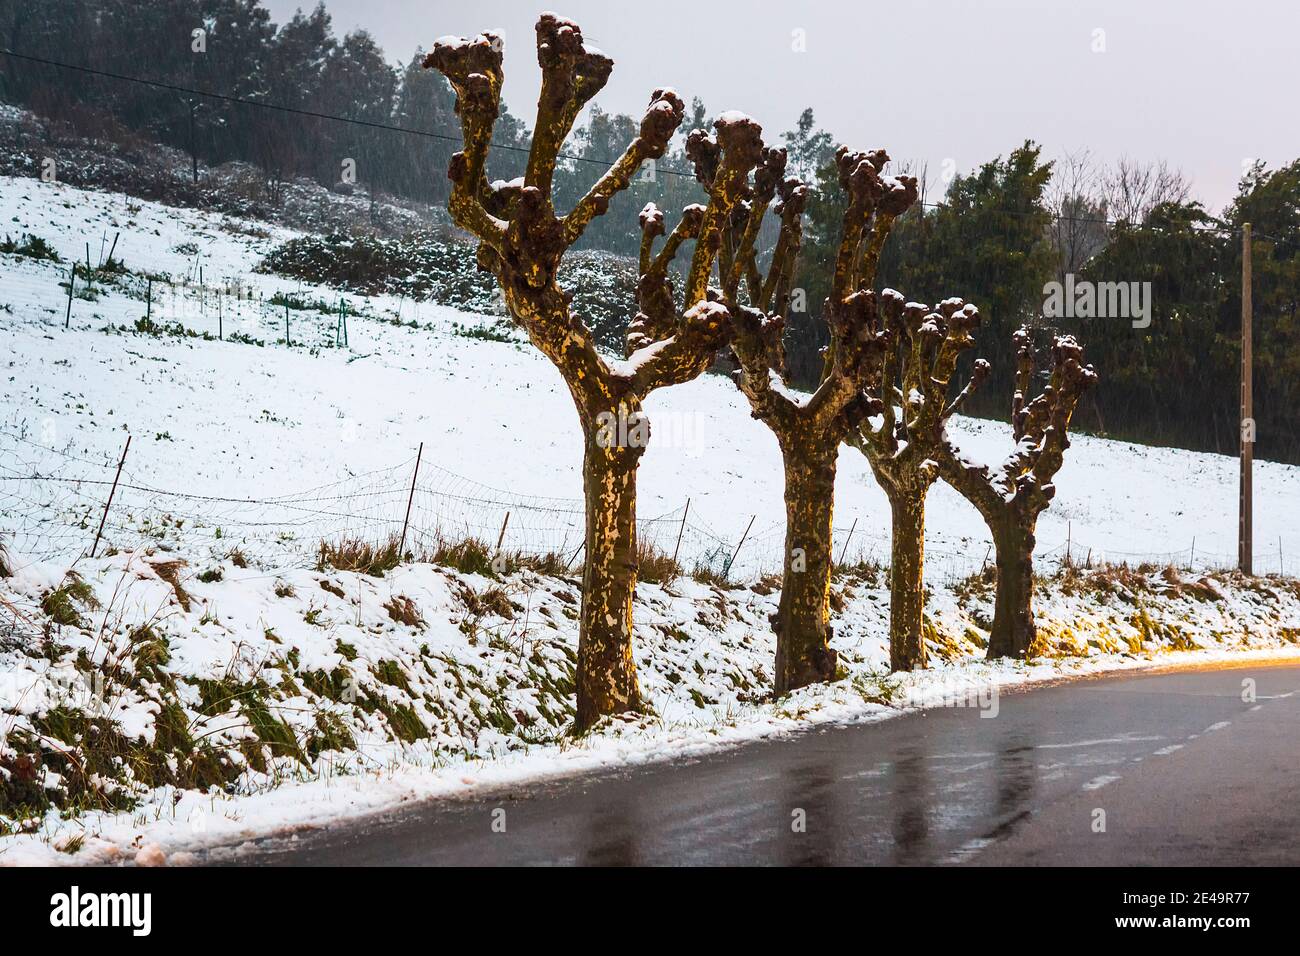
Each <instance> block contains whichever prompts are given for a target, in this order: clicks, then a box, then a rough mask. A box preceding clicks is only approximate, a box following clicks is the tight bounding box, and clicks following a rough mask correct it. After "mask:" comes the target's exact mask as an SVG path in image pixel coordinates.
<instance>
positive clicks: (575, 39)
mask: <svg viewBox="0 0 1300 956" xmlns="http://www.w3.org/2000/svg"><path fill="white" fill-rule="evenodd" d="M537 59H538V62H539V64H540V65H541V69H542V89H541V95H540V97H539V100H538V106H537V121H536V125H535V127H534V130H533V141H532V146H531V149H530V151H529V154H528V161H527V168H526V172H525V174H524V176H523V177H522V178H521V179H516V180H513V181H511V182H504V183H503V182H495V183H489V182H488V178H487V174H486V161H487V154H488V148H489V145H490V142H491V138H492V126H493V123H494V122H495V121H496V118H497V114H498V111H499V108H500V101H501V83H502V78H503V74H502V53H501V41H500V38H499V37H497V36H495V35H493V34H490V33H487V34H481V35H479V36H477V37H475V38H474V39H472V40H467V39H456V38H443V39H441V40H439V41H437V43H435V44H434V48H433V51H432V52H431V53H430V54H429V56H428V57H427V58H426V60H425V66H431V67H436V68H437V69H438V70H440V71H441V72H442V73H443V74H444V75H445V76H446V77H447V79H448V80H449V81H450V82H451V85H452V88H453V89H454V90H455V92H456V112H457V114H458V115H459V116H460V122H461V131H462V137H463V139H464V147H465V148H464V150H463V151H462V152H459V153H457V154H456V155H455V156H454V157H453V158H452V162H451V168H450V170H449V174H448V175H449V176H450V178H451V181H452V191H451V198H450V200H449V202H448V206H449V208H450V211H451V214H452V218H453V220H454V221H455V222H456V224H457V225H458V226H460V227H461V228H462V229H465V230H466V231H468V232H470V233H471V234H473V235H474V236H475V237H477V238H478V240H479V247H478V262H479V266H480V268H483V269H485V270H487V271H489V272H491V273H492V274H493V275H494V276H495V277H496V279H497V282H498V283H499V284H500V286H501V289H502V293H503V295H504V298H505V303H506V306H507V308H508V310H509V313H510V315H511V317H512V318H513V319H514V321H515V322H516V323H518V324H519V325H520V326H521V327H522V328H523V329H524V330H525V331H526V332H527V334H528V337H529V339H530V340H531V341H532V343H533V344H534V345H535V346H536V347H537V348H538V349H540V350H541V351H542V353H543V354H545V355H546V356H547V358H549V359H550V360H551V361H552V362H553V363H554V364H555V366H556V368H558V369H559V371H560V374H561V375H562V376H563V377H564V380H565V382H566V383H567V385H568V387H569V391H570V393H571V395H572V396H573V400H574V403H575V405H576V406H577V409H578V418H579V420H580V422H581V424H582V431H583V449H584V454H583V486H584V491H585V497H586V538H585V542H586V544H585V558H584V561H585V564H584V568H583V578H582V582H583V587H582V610H581V616H580V625H579V626H580V632H579V639H578V671H577V717H576V726H577V728H578V729H585V728H587V727H589V726H591V724H593V723H594V722H595V721H596V720H597V719H598V718H600V717H601V716H602V715H606V714H615V713H620V712H625V711H633V710H637V709H639V707H640V705H641V699H640V690H639V687H638V684H637V679H636V667H635V664H634V662H633V659H632V597H633V592H634V590H635V587H636V576H637V546H636V471H637V464H638V462H639V460H640V458H641V455H642V453H643V452H644V451H645V443H646V441H647V440H648V437H649V426H648V422H647V421H646V420H645V416H644V415H643V414H642V411H641V406H642V402H643V400H644V399H645V397H646V395H647V394H649V393H650V392H651V391H653V390H654V389H656V388H659V387H661V386H664V385H672V384H674V383H678V382H684V381H687V380H689V379H692V378H694V377H696V376H698V375H700V374H701V373H703V372H704V371H705V370H706V369H707V368H708V366H709V364H710V363H711V362H712V359H713V357H714V354H715V353H716V352H717V350H718V349H719V348H721V347H722V346H723V345H724V344H725V342H726V340H727V338H728V337H729V335H730V320H729V317H728V314H727V310H726V308H725V306H723V305H722V304H721V303H718V302H711V301H708V300H707V299H706V295H705V290H706V287H707V284H708V276H709V274H710V272H711V271H712V269H713V260H714V257H715V256H716V254H717V249H718V246H719V239H718V234H719V232H720V230H721V227H722V224H723V223H725V222H727V221H728V220H729V219H730V216H731V211H732V208H733V206H734V205H735V203H736V201H737V199H738V198H739V196H740V194H741V192H742V191H743V189H744V185H745V181H746V179H747V178H748V176H749V171H750V169H752V168H753V166H754V164H755V163H756V162H757V161H758V159H759V153H760V148H761V143H760V141H759V134H758V128H757V126H756V125H755V124H754V123H753V122H752V121H750V120H747V119H745V118H743V117H739V116H732V117H730V118H728V119H727V120H726V121H725V122H720V123H719V126H718V138H719V142H720V150H721V158H720V163H719V171H718V175H717V178H716V180H715V182H714V185H713V188H712V189H711V190H710V194H709V202H708V205H707V206H706V207H704V209H703V211H702V212H701V213H699V214H698V223H697V231H698V234H699V237H700V238H699V240H698V241H697V242H696V246H695V253H694V257H693V259H692V261H691V264H690V271H689V274H688V277H687V283H686V285H687V288H686V296H685V300H684V305H683V310H682V311H681V312H678V311H676V310H673V311H672V312H671V314H669V313H667V312H663V311H660V312H657V313H656V314H655V322H654V323H653V330H652V331H650V334H643V336H642V337H641V338H640V339H638V340H637V346H638V347H637V348H636V349H635V351H633V352H632V353H631V354H630V355H629V356H628V358H627V359H626V361H621V362H615V361H609V360H607V359H606V358H605V357H604V356H602V355H601V354H600V353H599V352H597V350H596V345H595V342H594V340H593V338H592V334H591V332H590V330H589V329H588V328H587V326H586V325H585V324H584V323H583V321H582V319H581V317H579V316H577V315H574V314H573V313H572V312H571V311H570V309H569V296H567V295H566V294H565V293H564V292H563V291H561V289H560V287H559V285H557V283H556V277H557V273H558V271H559V269H560V262H561V260H562V258H563V256H564V253H565V251H566V250H567V249H568V248H569V247H570V246H572V245H573V244H574V243H575V242H576V241H577V240H578V239H579V238H580V237H581V236H582V233H583V230H584V229H585V228H586V227H587V226H588V224H590V223H591V221H592V220H593V219H594V218H595V217H596V216H598V215H601V214H602V213H604V212H605V210H606V209H607V208H608V205H609V201H610V199H611V197H613V196H614V195H615V194H617V193H618V192H620V191H621V190H624V189H626V188H627V186H628V184H629V183H630V182H631V179H632V177H633V175H635V174H636V172H637V170H638V169H639V168H640V166H641V165H642V163H644V162H646V161H647V160H654V159H657V158H658V157H660V156H662V155H663V154H664V151H665V150H666V149H667V146H668V143H669V140H670V139H671V138H672V135H673V133H674V132H675V131H676V129H677V127H678V125H679V124H680V123H681V121H682V115H683V105H682V102H681V100H680V99H679V98H678V96H677V94H676V93H674V92H673V91H671V90H658V91H656V92H655V93H654V95H653V96H652V97H651V100H650V105H649V107H648V109H647V110H646V113H645V116H644V118H643V119H642V121H641V125H640V130H639V132H638V134H637V136H636V137H635V139H633V141H632V143H631V144H630V145H629V146H628V148H627V150H626V151H625V152H624V153H623V154H622V156H620V157H619V159H618V160H617V161H616V162H615V163H614V164H613V166H611V167H610V169H609V170H608V172H606V173H605V174H604V175H603V176H601V177H600V179H599V180H597V182H596V183H595V184H594V185H593V186H592V187H591V189H590V190H589V191H588V192H587V193H586V194H585V195H584V196H583V197H582V198H581V199H579V200H578V202H577V204H576V205H575V206H574V207H573V208H572V209H571V210H570V211H569V212H568V213H567V214H563V215H560V214H557V212H556V210H555V207H554V203H553V200H552V183H553V179H554V176H555V166H556V160H557V157H558V155H559V152H560V148H561V145H562V144H563V142H564V139H565V137H566V136H567V135H568V134H569V132H570V131H571V129H572V127H573V123H574V121H575V120H576V119H577V117H578V114H579V112H580V111H581V110H582V108H583V106H584V105H585V104H586V103H587V102H589V101H590V100H591V98H592V97H593V96H595V95H596V93H597V92H598V91H599V90H600V89H601V88H602V87H603V86H604V85H605V82H606V81H607V80H608V79H609V74H610V70H611V68H612V66H613V64H612V62H611V61H610V60H609V59H608V58H607V57H605V56H604V55H603V54H601V53H599V52H597V51H595V50H593V49H591V48H589V47H587V46H586V45H585V44H584V42H583V38H582V31H581V30H580V29H579V27H578V25H577V24H575V23H572V22H570V21H568V20H565V19H562V18H560V17H557V16H555V15H553V14H543V15H542V17H541V19H540V20H538V23H537ZM686 218H688V219H694V218H695V216H694V215H689V216H687V217H686ZM643 324H644V323H643ZM646 331H649V330H646Z"/></svg>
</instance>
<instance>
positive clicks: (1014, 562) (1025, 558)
mask: <svg viewBox="0 0 1300 956" xmlns="http://www.w3.org/2000/svg"><path fill="white" fill-rule="evenodd" d="M1036 524H1037V522H1036V521H1035V520H1033V519H1032V518H1031V519H1028V520H1027V521H1026V523H1025V525H1024V526H1021V525H1020V524H1019V523H1018V521H1017V517H1016V516H1015V514H1014V512H1008V513H1007V516H1006V517H1005V518H1003V519H1002V520H1001V521H1000V522H999V523H998V524H996V525H994V526H993V547H994V550H995V551H996V552H997V566H998V582H997V592H996V597H995V598H994V601H995V604H994V611H993V628H992V631H991V632H990V634H989V651H988V656H989V657H990V658H995V657H1015V658H1019V659H1021V660H1023V659H1025V658H1026V657H1028V656H1029V648H1030V646H1031V645H1032V644H1033V642H1034V637H1035V635H1036V633H1037V631H1036V628H1035V626H1034V608H1033V600H1034V526H1035V525H1036Z"/></svg>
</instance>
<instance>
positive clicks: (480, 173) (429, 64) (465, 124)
mask: <svg viewBox="0 0 1300 956" xmlns="http://www.w3.org/2000/svg"><path fill="white" fill-rule="evenodd" d="M423 65H424V67H425V68H426V69H428V68H434V69H437V70H438V71H439V72H441V73H442V74H443V75H444V76H445V77H447V81H448V82H449V83H450V84H451V87H452V89H453V90H454V91H455V93H456V114H457V115H458V116H459V117H460V125H461V136H462V138H463V141H464V146H465V148H464V149H463V150H462V151H461V152H458V153H456V154H455V155H454V156H453V157H452V161H451V167H450V168H449V170H448V172H447V175H448V177H449V178H450V179H451V182H452V191H451V198H450V200H449V202H448V208H449V210H450V212H451V215H452V219H453V220H454V221H455V222H456V224H457V225H458V226H460V227H461V228H462V229H465V230H466V231H467V232H469V233H471V234H472V235H474V236H476V237H477V238H478V239H480V240H481V241H483V242H486V243H488V244H489V245H491V246H492V247H493V248H495V249H497V250H500V249H501V248H502V240H503V238H504V236H505V231H506V223H505V222H504V221H502V220H501V219H499V218H497V217H496V216H494V215H492V214H491V213H489V212H488V210H487V208H486V207H485V205H484V200H485V198H486V197H487V196H488V195H489V192H490V189H489V187H488V181H487V171H486V170H487V154H488V148H489V147H490V146H491V143H492V127H493V125H494V124H495V123H496V120H497V115H498V113H499V111H500V104H501V84H502V82H503V81H504V78H505V73H504V71H503V69H502V65H501V40H500V38H499V37H498V36H497V35H496V34H493V33H482V34H479V35H478V36H477V37H475V38H474V39H472V40H466V39H461V38H458V37H442V38H441V39H439V40H437V41H436V42H435V43H434V44H433V49H432V50H431V51H430V52H429V54H428V55H427V56H426V57H425V58H424V63H423Z"/></svg>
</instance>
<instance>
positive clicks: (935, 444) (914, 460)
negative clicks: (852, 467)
mask: <svg viewBox="0 0 1300 956" xmlns="http://www.w3.org/2000/svg"><path fill="white" fill-rule="evenodd" d="M881 314H882V315H883V316H884V319H885V323H886V328H887V329H888V331H889V334H890V347H889V349H888V350H887V352H886V353H885V356H884V359H883V360H882V362H881V367H880V371H879V374H878V377H877V378H876V380H875V382H874V383H873V388H874V392H873V398H874V399H875V401H873V402H872V403H871V408H870V411H872V412H874V413H875V414H874V415H870V416H869V415H867V414H864V415H863V416H862V417H861V419H860V421H859V423H858V425H857V427H856V428H854V430H853V432H852V433H851V434H850V436H849V443H850V444H852V445H855V446H856V447H857V448H859V449H860V450H861V451H862V452H863V454H865V455H866V456H867V460H868V461H869V462H870V463H871V470H872V472H873V473H874V474H875V476H876V480H877V481H878V482H879V483H880V487H881V488H883V489H884V491H885V495H886V496H887V497H888V498H889V505H890V512H891V516H892V518H893V537H892V544H891V549H890V562H889V585H890V600H889V666H890V669H891V670H896V671H899V670H903V671H910V670H913V669H914V668H917V667H924V666H925V639H924V635H923V632H922V621H923V617H924V613H925V588H924V569H925V498H926V495H927V494H929V492H930V486H931V485H933V484H934V482H935V481H936V480H937V479H938V477H939V466H938V463H937V461H936V458H937V457H938V455H939V451H940V448H941V447H942V445H943V443H944V440H945V433H944V423H945V422H946V421H947V420H948V418H949V417H950V416H951V415H952V414H953V413H954V412H956V411H957V409H958V408H960V407H961V405H962V403H963V402H964V401H965V400H966V398H967V396H969V395H970V394H971V392H972V391H974V390H975V388H977V387H978V386H979V383H980V381H981V380H982V379H983V377H984V376H985V375H986V374H987V373H988V363H986V362H983V361H982V360H981V361H979V362H977V363H976V364H975V369H974V373H973V375H972V378H971V381H970V383H969V384H968V385H967V386H966V388H965V389H963V390H962V391H961V393H960V394H958V395H957V397H956V398H954V399H953V400H952V401H951V402H949V401H948V390H949V388H948V387H949V383H950V382H951V381H952V377H953V375H954V373H955V372H956V370H957V359H958V357H959V356H960V355H961V353H962V352H964V351H965V350H966V349H969V348H971V347H972V346H974V344H975V340H974V338H972V336H971V332H972V331H973V330H974V329H975V328H976V327H977V326H978V325H979V320H980V315H979V311H978V310H977V309H976V308H975V306H973V305H969V304H967V303H966V302H964V301H963V300H961V299H946V300H944V301H943V302H941V303H940V304H939V305H938V306H936V307H935V308H934V309H931V308H930V307H929V306H926V305H920V304H918V303H916V302H908V303H907V304H904V303H903V297H902V296H901V295H899V294H898V293H897V292H895V291H894V290H893V289H886V290H885V291H884V292H883V293H882V294H881ZM864 411H865V410H864ZM877 420H878V421H879V424H878V425H877V424H876V422H877Z"/></svg>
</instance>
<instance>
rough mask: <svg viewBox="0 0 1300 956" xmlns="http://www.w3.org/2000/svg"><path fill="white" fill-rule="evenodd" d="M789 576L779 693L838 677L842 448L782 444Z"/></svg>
mask: <svg viewBox="0 0 1300 956" xmlns="http://www.w3.org/2000/svg"><path fill="white" fill-rule="evenodd" d="M782 452H783V453H784V457H785V571H784V575H783V580H782V583H781V603H780V605H779V607H778V608H777V612H776V622H775V630H776V680H775V684H776V693H777V694H785V693H789V692H790V691H792V690H797V689H798V688H800V687H806V686H807V685H808V684H815V683H820V682H823V681H829V680H832V679H833V678H834V677H835V652H834V651H833V650H831V649H830V647H829V646H828V645H829V642H830V639H831V633H832V632H831V626H830V623H829V619H830V587H831V563H832V561H833V560H834V553H833V549H832V542H831V521H832V517H833V511H834V506H835V464H836V459H837V457H838V454H839V448H838V446H837V445H832V446H831V447H830V448H821V447H818V446H817V445H814V444H811V443H797V442H792V443H786V442H783V443H782Z"/></svg>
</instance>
